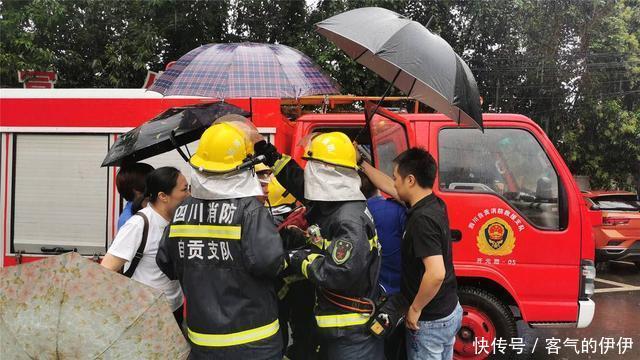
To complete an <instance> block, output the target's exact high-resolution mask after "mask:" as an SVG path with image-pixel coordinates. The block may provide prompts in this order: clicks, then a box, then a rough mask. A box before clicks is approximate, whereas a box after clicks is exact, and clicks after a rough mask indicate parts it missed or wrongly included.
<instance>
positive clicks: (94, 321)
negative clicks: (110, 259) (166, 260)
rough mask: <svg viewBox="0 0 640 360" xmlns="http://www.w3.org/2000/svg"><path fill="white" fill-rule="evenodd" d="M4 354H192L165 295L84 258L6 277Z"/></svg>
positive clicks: (0, 327) (2, 288) (9, 271)
mask: <svg viewBox="0 0 640 360" xmlns="http://www.w3.org/2000/svg"><path fill="white" fill-rule="evenodd" d="M0 349H2V355H4V356H6V359H36V358H38V359H41V358H42V359H95V358H100V359H148V358H155V359H159V358H162V359H185V358H186V357H187V355H188V354H189V345H188V344H187V342H186V341H185V339H184V337H183V335H182V333H181V331H180V328H179V327H178V325H177V324H176V321H175V319H174V317H173V314H172V312H171V308H170V307H169V304H168V302H167V300H166V297H165V296H164V294H163V293H162V291H160V290H156V289H153V288H150V287H148V286H146V285H143V284H141V283H139V282H137V281H134V280H131V279H129V278H126V277H124V276H122V275H119V274H117V273H115V272H113V271H110V270H108V269H105V268H103V267H102V266H100V265H98V264H96V263H95V262H93V261H90V260H87V259H84V258H82V257H81V256H80V255H78V254H77V253H67V254H64V255H59V256H53V257H49V258H46V259H44V260H40V261H37V262H34V263H29V264H23V265H18V266H13V267H6V268H3V269H0ZM4 356H3V358H5V357H4Z"/></svg>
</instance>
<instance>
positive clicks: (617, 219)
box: [602, 216, 631, 225]
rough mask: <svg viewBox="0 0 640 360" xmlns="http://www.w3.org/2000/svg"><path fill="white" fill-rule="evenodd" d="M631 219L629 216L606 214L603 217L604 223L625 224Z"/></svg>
mask: <svg viewBox="0 0 640 360" xmlns="http://www.w3.org/2000/svg"><path fill="white" fill-rule="evenodd" d="M629 221H631V219H629V218H621V217H608V216H604V217H603V218H602V225H625V224H628V223H629Z"/></svg>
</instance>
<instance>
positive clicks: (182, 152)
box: [169, 130, 189, 162]
mask: <svg viewBox="0 0 640 360" xmlns="http://www.w3.org/2000/svg"><path fill="white" fill-rule="evenodd" d="M169 140H171V143H172V144H173V146H175V147H176V150H178V153H179V154H180V156H182V158H183V159H184V161H186V162H189V157H188V156H187V155H186V154H185V153H184V151H182V149H180V145H178V142H177V141H176V131H175V130H171V133H170V134H169Z"/></svg>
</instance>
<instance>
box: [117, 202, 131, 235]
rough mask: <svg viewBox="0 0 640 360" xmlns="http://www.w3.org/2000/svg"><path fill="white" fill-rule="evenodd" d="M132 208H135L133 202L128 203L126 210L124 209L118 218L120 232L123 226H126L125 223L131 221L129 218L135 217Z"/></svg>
mask: <svg viewBox="0 0 640 360" xmlns="http://www.w3.org/2000/svg"><path fill="white" fill-rule="evenodd" d="M132 207H133V202H131V201H127V204H126V205H125V206H124V209H122V213H121V214H120V217H119V218H118V230H120V228H121V227H122V225H124V223H126V222H127V220H129V218H130V217H132V216H133V212H132V209H131V208H132Z"/></svg>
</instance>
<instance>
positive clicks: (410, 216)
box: [364, 148, 462, 359]
mask: <svg viewBox="0 0 640 360" xmlns="http://www.w3.org/2000/svg"><path fill="white" fill-rule="evenodd" d="M394 163H395V167H394V171H393V186H391V183H390V179H388V178H387V179H384V177H386V176H384V175H382V174H381V173H380V172H379V171H378V170H376V169H375V168H373V167H371V166H367V165H365V166H364V171H365V173H366V174H367V175H368V176H369V178H371V179H372V181H373V182H374V183H375V184H376V185H377V186H378V187H379V188H380V189H381V190H383V191H385V192H388V193H389V194H390V195H392V196H393V197H395V198H397V199H399V200H401V201H404V202H405V203H406V204H407V205H408V206H410V208H409V211H408V213H407V222H406V230H405V233H404V237H403V241H402V259H403V261H402V283H401V286H400V291H401V294H402V296H403V297H404V298H405V299H406V300H407V301H408V303H409V304H411V305H410V306H409V308H408V309H407V312H406V318H405V324H406V327H407V332H406V348H407V357H408V358H409V359H452V358H453V344H454V343H455V340H456V334H457V332H458V330H460V326H461V323H462V307H461V306H460V304H459V302H458V295H457V292H456V290H457V285H456V277H455V273H454V269H453V260H452V245H451V233H450V230H449V220H448V217H447V207H446V205H445V203H444V202H443V201H442V200H441V199H439V198H438V197H437V196H435V194H433V191H432V188H433V182H434V180H435V177H436V171H437V165H436V162H435V160H434V159H433V157H432V156H431V155H430V154H429V153H428V152H427V151H425V150H424V149H421V148H411V149H409V150H407V151H405V152H403V153H402V154H400V155H398V157H397V158H396V159H394ZM374 179H375V180H374Z"/></svg>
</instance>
